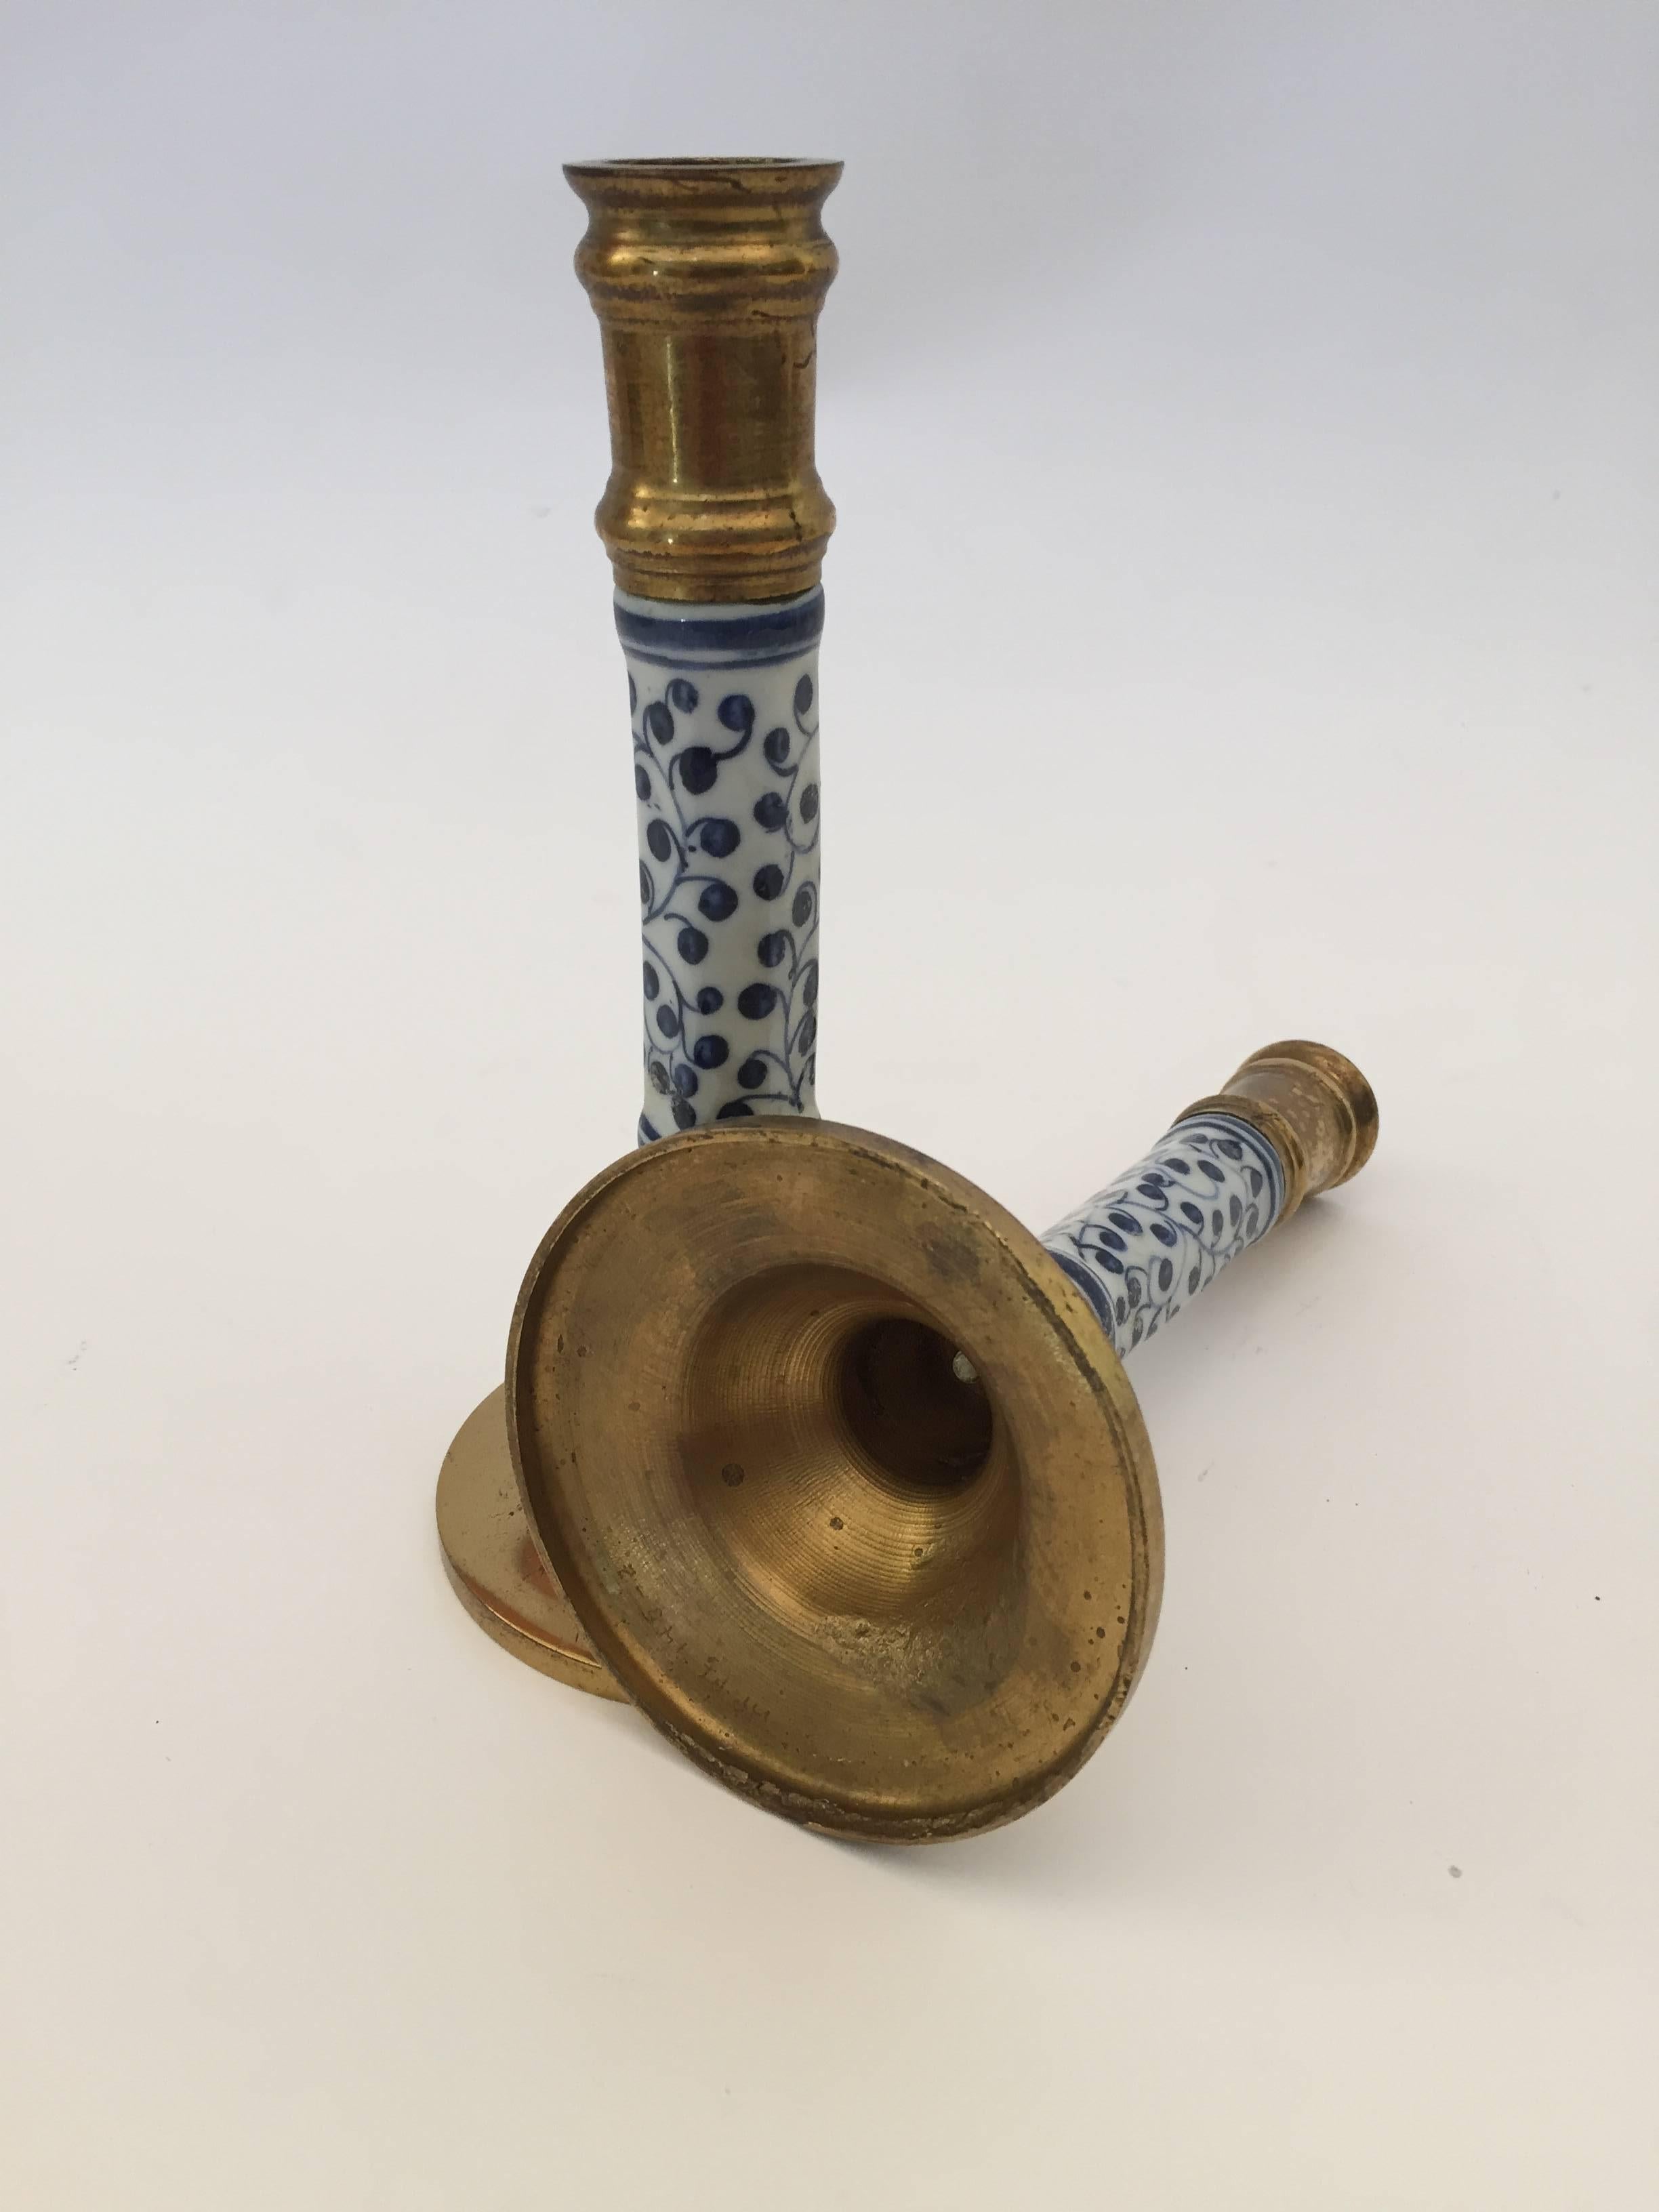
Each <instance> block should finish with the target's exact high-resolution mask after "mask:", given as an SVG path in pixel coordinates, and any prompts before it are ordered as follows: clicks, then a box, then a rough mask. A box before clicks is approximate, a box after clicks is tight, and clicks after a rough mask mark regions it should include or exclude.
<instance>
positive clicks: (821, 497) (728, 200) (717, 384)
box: [565, 160, 841, 604]
mask: <svg viewBox="0 0 1659 2212" xmlns="http://www.w3.org/2000/svg"><path fill="white" fill-rule="evenodd" d="M565 175H566V176H567V177H568V179H569V180H570V184H571V185H572V188H573V189H574V191H576V192H577V193H578V194H579V195H580V197H581V199H582V202H583V204H585V205H586V209H587V211H588V226H587V233H586V236H585V237H584V238H583V240H582V241H581V244H580V246H578V248H577V250H576V274H577V275H578V276H580V278H581V281H582V283H583V284H584V285H585V286H586V289H587V292H588V296H589V297H590V298H591V299H592V302H593V306H594V309H595V311H596V313H598V315H599V325H600V329H601V331H602V332H603V334H604V341H605V390H606V392H607V395H608V397H609V400H610V407H611V481H610V483H609V484H608V485H607V486H606V488H605V496H604V498H603V499H602V500H601V501H600V502H599V512H598V513H597V515H596V516H595V518H594V519H595V520H596V522H597V523H598V526H599V535H600V537H601V538H603V539H604V540H605V548H606V550H607V551H608V552H609V553H610V555H611V561H612V562H613V564H614V565H615V568H616V573H617V583H618V584H619V585H620V586H622V588H623V590H624V591H628V592H640V593H641V594H642V595H643V596H645V597H646V598H647V599H680V600H690V601H701V602H704V603H708V604H715V603H720V602H727V601H731V600H734V599H787V598H789V597H791V596H792V595H793V593H795V592H804V591H805V590H807V589H808V588H809V587H810V586H811V585H813V584H815V583H817V580H818V574H819V569H820V568H821V566H822V563H823V549H824V546H825V544H827V543H828V541H829V532H831V530H833V529H834V527H835V523H836V511H835V508H834V507H832V506H831V505H830V503H829V495H828V494H827V493H826V492H825V490H824V489H823V484H822V483H821V482H820V481H819V478H818V472H817V464H816V462H815V459H814V457H813V405H814V400H815V397H816V393H817V317H818V310H819V308H820V307H822V306H823V295H824V294H825V293H826V292H827V291H828V289H829V283H830V280H831V278H832V277H833V276H835V273H836V249H835V247H834V246H832V245H831V244H830V242H829V239H828V238H826V237H825V235H824V232H823V223H822V222H821V221H820V219H819V217H820V211H821V210H822V208H823V203H824V201H825V199H826V198H827V197H829V193H830V192H831V191H833V190H834V189H835V186H836V182H837V180H838V179H839V178H840V176H841V164H840V162H839V161H786V160H776V161H764V160H736V161H691V160H686V161H573V162H571V163H569V164H568V166H567V167H566V169H565Z"/></svg>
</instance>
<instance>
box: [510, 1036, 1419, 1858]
mask: <svg viewBox="0 0 1659 2212" xmlns="http://www.w3.org/2000/svg"><path fill="white" fill-rule="evenodd" d="M1214 1103H1216V1104H1218V1105H1220V1106H1222V1107H1224V1108H1225V1110H1226V1111H1227V1112H1229V1113H1233V1114H1243V1115H1247V1117H1248V1118H1250V1119H1252V1120H1254V1121H1256V1122H1257V1123H1258V1126H1260V1127H1263V1128H1264V1129H1265V1130H1266V1132H1267V1134H1268V1136H1269V1138H1270V1140H1271V1141H1273V1143H1274V1145H1275V1146H1276V1147H1277V1146H1279V1143H1280V1142H1281V1141H1282V1142H1283V1144H1284V1146H1285V1151H1284V1152H1283V1154H1282V1155H1281V1157H1282V1158H1283V1159H1284V1162H1285V1166H1286V1169H1287V1170H1289V1171H1290V1172H1291V1176H1292V1177H1293V1179H1294V1184H1295V1187H1294V1188H1293V1190H1292V1191H1291V1194H1290V1197H1289V1199H1288V1200H1287V1205H1286V1208H1285V1211H1286V1212H1289V1211H1291V1210H1293V1206H1294V1204H1295V1203H1299V1202H1300V1200H1301V1198H1302V1197H1303V1196H1304V1194H1306V1193H1308V1192H1310V1191H1314V1190H1318V1189H1322V1188H1326V1187H1327V1186H1328V1184H1329V1183H1331V1182H1337V1181H1340V1180H1341V1179H1342V1178H1343V1177H1344V1176H1346V1175H1349V1174H1352V1173H1353V1172H1354V1171H1355V1170H1356V1169H1357V1168H1358V1166H1359V1165H1360V1164H1361V1163H1362V1161H1363V1159H1364V1157H1365V1156H1366V1154H1367V1153H1368V1152H1369V1150H1370V1144H1371V1142H1372V1141H1373V1140H1374V1137H1375V1133H1376V1105H1375V1102H1374V1100H1373V1099H1372V1097H1371V1094H1370V1089H1369V1086H1368V1085H1366V1084H1365V1082H1364V1078H1363V1077H1362V1076H1360V1075H1359V1073H1358V1071H1357V1070H1356V1069H1354V1068H1352V1066H1351V1064H1350V1063H1348V1062H1346V1061H1345V1060H1342V1059H1341V1056H1340V1054H1334V1053H1331V1052H1329V1051H1328V1049H1326V1048H1322V1047H1317V1046H1306V1045H1302V1044H1286V1045H1279V1046H1273V1047H1270V1048H1268V1049H1267V1052H1265V1053H1263V1054H1253V1055H1252V1057H1251V1059H1250V1060H1248V1061H1247V1062H1246V1063H1245V1066H1244V1067H1243V1069H1241V1070H1240V1072H1239V1074H1238V1076H1237V1077H1236V1078H1235V1079H1234V1081H1233V1083H1232V1084H1231V1085H1229V1086H1228V1088H1227V1090H1226V1091H1225V1093H1223V1094H1221V1096H1220V1097H1219V1098H1218V1099H1217V1100H1216V1101H1215V1102H1214ZM507 1371H508V1391H507V1411H508V1421H509V1428H510V1432H511V1436H512V1440H513V1459H514V1463H515V1465H516V1467H517V1468H518V1472H519V1476H520V1483H521V1486H522V1489H523V1494H524V1498H525V1503H526V1509H527V1511H528V1513H529V1516H530V1518H531V1522H532V1525H533V1527H534V1528H535V1532H536V1535H537V1539H538V1543H539V1545H540V1546H541V1548H542V1550H543V1553H544V1556H545V1558H546V1559H547V1561H548V1564H549V1565H550V1568H551V1569H552V1571H554V1572H555V1573H556V1576H557V1577H559V1579H560V1581H561V1582H562V1584H563V1587H564V1589H565V1590H566V1591H567V1592H568V1596H569V1599H570V1601H571V1603H572V1605H573V1606H574V1609H575V1612H576V1614H577V1616H578V1618H579V1619H580V1621H581V1623H582V1625H583V1626H584V1628H585V1629H586V1632H587V1633H588V1635H589V1636H590V1638H592V1643H593V1644H594V1646H595V1647H596V1649H597V1650H599V1654H600V1655H601V1656H602V1657H603V1658H604V1659H605V1661H606V1662H608V1664H609V1665H610V1667H611V1669H612V1671H613V1673H614V1674H615V1675H616V1677H617V1680H618V1681H619V1682H620V1683H621V1684H622V1686H623V1689H624V1690H625V1691H627V1692H629V1694H630V1695H631V1696H632V1697H633V1698H634V1699H635V1700H636V1701H637V1702H638V1703H639V1705H641V1707H642V1708H643V1710H644V1711H645V1712H646V1713H647V1715H648V1716H649V1717H650V1718H651V1719H652V1720H653V1722H654V1723H656V1724H657V1726H658V1727H659V1728H660V1729H663V1730H664V1731H665V1733H666V1734H667V1735H669V1736H670V1737H671V1739H672V1740H673V1741H675V1742H676V1743H677V1744H678V1745H679V1747H681V1749H682V1750H684V1752H686V1753H688V1754H689V1755H690V1757H691V1758H692V1759H694V1760H696V1762H697V1763H698V1764H699V1765H702V1766H703V1767H705V1768H706V1769H707V1770H708V1771H709V1772H711V1773H713V1774H714V1775H715V1776H716V1777H718V1778H719V1779H720V1780H721V1781H722V1782H725V1783H726V1784H729V1785H730V1786H731V1787H732V1789H734V1790H738V1791H739V1792H741V1793H742V1794H743V1795H744V1796H747V1797H749V1798H750V1799H751V1800H752V1801H753V1802H757V1803H758V1804H760V1805H763V1806H764V1807H766V1808H769V1810H771V1811H774V1812H777V1813H781V1814H786V1815H787V1816H788V1817H790V1818H792V1819H794V1820H801V1821H804V1822H806V1823H807V1824H808V1825H810V1826H814V1827H817V1828H820V1829H823V1830H826V1831H828V1832H830V1833H832V1834H836V1835H842V1836H848V1837H861V1838H871V1839H875V1840H880V1841H884V1842H892V1843H927V1842H933V1841H937V1840H939V1839H942V1838H947V1837H952V1836H962V1835H968V1834H971V1833H974V1832H977V1831H979V1830H981V1829H985V1828H988V1827H993V1826H997V1825H998V1824H1000V1822H1003V1821H1006V1820H1012V1819H1015V1818H1016V1817H1018V1815H1019V1814H1023V1813H1025V1812H1028V1811H1030V1809H1031V1808H1033V1807H1034V1806H1036V1805H1037V1804H1040V1803H1041V1802H1042V1801H1043V1800H1044V1799H1046V1798H1047V1797H1048V1796H1052V1795H1053V1793H1054V1791H1055V1790H1058V1789H1060V1787H1061V1785H1062V1784H1064V1783H1066V1781H1067V1780H1068V1779H1069V1778H1071V1777H1072V1776H1073V1774H1075V1773H1076V1771H1078V1769H1079V1767H1080V1766H1081V1765H1082V1764H1083V1763H1084V1761H1085V1759H1087V1758H1088V1757H1089V1755H1090V1753H1091V1752H1092V1751H1093V1750H1094V1749H1095V1747H1096V1746H1097V1744H1098V1743H1099V1741H1101V1738H1102V1737H1103V1735H1104V1734H1105V1732H1106V1730H1107V1729H1109V1727H1110V1726H1111V1724H1112V1723H1113V1721H1114V1720H1115V1718H1116V1717H1117V1716H1118V1714H1119V1713H1120V1712H1121V1711H1122V1709H1123V1706H1124V1704H1125V1702H1126V1700H1127V1698H1128V1696H1129V1693H1130V1692H1131V1690H1132V1689H1133V1686H1134V1683H1135V1680H1136V1679H1137V1677H1138V1675H1139V1673H1140V1670H1141V1668H1142V1666H1143V1665H1144V1663H1145V1661H1146V1654H1147V1650H1148V1647H1149V1645H1150V1643H1151V1640H1152V1630H1153V1626H1154V1624H1155V1622H1156V1620H1157V1617H1158V1598H1159V1593H1160V1589H1161V1585H1162V1578H1163V1537H1162V1519H1161V1512H1160V1507H1159V1501H1158V1479H1157V1474H1156V1472H1155V1469H1154V1466H1153V1462H1152V1450H1151V1447H1150V1446H1149V1444H1148V1443H1147V1439H1146V1430H1145V1428H1144V1426H1143V1425H1142V1422H1141V1419H1140V1414H1139V1409H1138V1407H1137V1406H1136V1403H1135V1398H1134V1394H1133V1390H1132V1389H1130V1386H1129V1383H1128V1382H1127V1378H1126V1377H1125V1375H1124V1373H1123V1370H1122V1368H1121V1365H1120V1364H1119V1361H1118V1358H1117V1355H1116V1354H1115V1352H1114V1351H1113V1349H1112V1347H1111V1345H1110V1343H1109V1340H1108V1339H1107V1337H1106V1335H1105V1334H1104V1332H1103V1330H1102V1328H1101V1327H1100V1324H1099V1322H1097V1319H1096V1318H1095V1316H1094V1314H1093V1313H1092V1312H1091V1310H1090V1308H1089V1306H1088V1304H1087V1303H1086V1301H1085V1299H1084V1298H1083V1297H1082V1296H1081V1294H1080V1293H1079V1291H1077V1290H1076V1288H1075V1287H1074V1286H1073V1285H1072V1283H1071V1282H1070V1281H1069V1280H1068V1279H1067V1278H1066V1275H1065V1274H1064V1273H1063V1272H1062V1270H1061V1269H1060V1267H1059V1266H1058V1265H1057V1264H1056V1262H1055V1261H1054V1260H1053V1259H1052V1258H1051V1257H1050V1256H1049V1255H1048V1253H1047V1252H1046V1251H1045V1250H1044V1249H1043V1248H1042V1245H1041V1244H1040V1243H1038V1241H1037V1239H1036V1237H1034V1236H1032V1235H1031V1233H1030V1231H1028V1230H1026V1229H1024V1228H1023V1227H1022V1226H1021V1225H1020V1224H1019V1223H1018V1222H1017V1221H1015V1220H1014V1219H1012V1217H1011V1216H1010V1215H1008V1214H1007V1213H1006V1212H1004V1211H1003V1209H1002V1208H1001V1207H1000V1206H998V1205H997V1204H996V1203H995V1202H994V1200H992V1199H990V1198H988V1197H987V1196H986V1195H985V1194H984V1193H983V1192H982V1191H980V1190H977V1189H975V1187H974V1185H973V1184H972V1183H970V1182H967V1181H966V1180H965V1179H964V1178H963V1177H962V1176H958V1175H956V1174H953V1173H952V1172H951V1170H950V1169H948V1168H945V1167H941V1166H940V1165H939V1164H938V1163H937V1162H935V1161H933V1160H929V1159H926V1158H923V1157H922V1156H921V1155H920V1154H919V1153H916V1152H910V1151H908V1149H907V1148H906V1147H905V1146H902V1145H898V1144H895V1143H893V1142H891V1141H890V1140H889V1139H885V1138H882V1137H878V1136H872V1135H871V1134H870V1133H867V1132H866V1131H863V1130H858V1129H851V1128H846V1127H837V1126H836V1125H834V1124H831V1123H828V1122H817V1121H787V1120H777V1121H756V1122H751V1123H750V1124H748V1125H747V1126H743V1125H738V1126H736V1127H729V1128H728V1127H719V1126H717V1127H712V1128H708V1129H704V1130H697V1131H693V1132H690V1133H687V1134H686V1135H684V1136H683V1137H677V1138H673V1139H670V1140H668V1141H667V1142H665V1143H663V1144H660V1145H657V1146H651V1147H649V1148H648V1149H647V1150H645V1151H643V1152H635V1153H632V1154H630V1155H629V1156H628V1157H627V1158H624V1159H622V1160H619V1161H618V1162H617V1163H616V1164H614V1165H613V1166H611V1167H610V1168H608V1169H607V1170H605V1173H604V1174H603V1175H601V1176H598V1177H597V1178H596V1179H595V1181H594V1182H592V1183H590V1184H589V1185H588V1187H587V1188H586V1190H584V1191H583V1192H582V1193H581V1194H580V1195H579V1196H578V1197H577V1198H576V1199H575V1200H574V1201H573V1202H572V1204H571V1205H570V1206H568V1208H567V1209H566V1211H565V1212H564V1213H563V1214H562V1216H561V1218H560V1219H559V1220H558V1221H557V1222H556V1224H555V1225H554V1227H553V1229H552V1230H551V1231H550V1233H549V1235H548V1237H547V1238H546V1240H545V1241H544V1243H543V1245H542V1247H541V1249H540V1250H539V1251H538V1254H537V1255H536V1257H535V1259H534V1261H532V1265H531V1267H530V1270H529V1273H528V1274H527V1276H526V1280H525V1285H524V1289H523V1291H522V1292H521V1294H520V1300H519V1305H518V1310H517V1313H516V1315H515V1316H514V1320H513V1335H512V1340H511V1344H510V1346H509V1351H508V1370H507Z"/></svg>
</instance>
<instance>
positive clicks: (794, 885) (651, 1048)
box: [617, 586, 823, 1144]
mask: <svg viewBox="0 0 1659 2212" xmlns="http://www.w3.org/2000/svg"><path fill="white" fill-rule="evenodd" d="M617 632H618V634H619V635H620V636H621V639H622V644H623V656H624V658H625V659H626V660H627V663H628V697H629V710H630V714H631V716H632V722H633V732H634V789H635V795H636V797H637V799H638V801H639V828H640V908H641V937H642V940H643V941H642V946H641V951H642V957H643V963H644V967H643V981H644V988H645V1037H644V1048H643V1051H644V1062H645V1106H644V1110H643V1112H642V1113H641V1116H640V1129H639V1134H640V1142H641V1144H648V1143H650V1142H651V1141H652V1140H653V1139H654V1138H658V1137H664V1136H668V1135H671V1133H673V1132H674V1131H675V1130H676V1129H695V1128H700V1127H706V1126H707V1125H708V1123H709V1122H711V1121H741V1120H744V1119H746V1118H747V1117H748V1116H749V1115H753V1114H816V1113H817V1102H816V1100H815V1098H814V1096H813V1089H812V1085H813V1077H814V1074H815V1073H816V1068H817V1058H816V1047H817V1011H816V1009H817V995H818V959H817V936H818V766H817V750H818V747H817V738H818V696H817V677H818V665H817V664H818V639H819V637H820V635H822V632H823V589H822V587H821V586H815V587H814V588H813V589H812V590H811V591H810V592H803V593H801V595H800V596H799V598H798V599H784V600H779V601H775V602H772V603H770V604H766V605H733V606H681V605H676V604H674V603H672V602H670V601H667V600H662V599H636V598H634V597H632V596H631V595H630V594H629V593H627V592H617Z"/></svg>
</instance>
